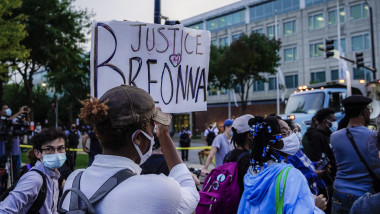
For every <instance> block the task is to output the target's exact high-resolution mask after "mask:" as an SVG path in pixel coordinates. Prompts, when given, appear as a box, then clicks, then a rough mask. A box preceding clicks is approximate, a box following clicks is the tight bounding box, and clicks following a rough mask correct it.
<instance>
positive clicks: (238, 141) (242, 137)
mask: <svg viewBox="0 0 380 214" xmlns="http://www.w3.org/2000/svg"><path fill="white" fill-rule="evenodd" d="M263 119H264V118H263V117H261V116H255V117H254V118H252V119H250V120H249V121H248V125H249V126H252V125H253V124H255V123H257V122H261V121H262V120H263ZM231 129H232V132H233V136H232V138H231V142H232V143H233V145H234V147H235V148H236V147H238V146H240V147H242V148H244V149H245V144H246V138H247V134H248V133H249V131H247V132H243V133H240V134H238V133H237V130H236V129H235V128H234V127H232V128H231ZM247 152H248V151H247Z"/></svg>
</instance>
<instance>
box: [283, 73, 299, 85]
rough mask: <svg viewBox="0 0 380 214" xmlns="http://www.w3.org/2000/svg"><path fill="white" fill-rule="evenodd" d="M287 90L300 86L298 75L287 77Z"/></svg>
mask: <svg viewBox="0 0 380 214" xmlns="http://www.w3.org/2000/svg"><path fill="white" fill-rule="evenodd" d="M285 86H286V88H297V86H298V74H294V75H287V76H285Z"/></svg>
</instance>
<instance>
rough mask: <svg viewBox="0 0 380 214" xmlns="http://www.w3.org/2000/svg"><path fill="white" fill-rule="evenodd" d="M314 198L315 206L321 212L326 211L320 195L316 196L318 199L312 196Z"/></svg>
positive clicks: (323, 199) (324, 200)
mask: <svg viewBox="0 0 380 214" xmlns="http://www.w3.org/2000/svg"><path fill="white" fill-rule="evenodd" d="M314 198H315V206H316V207H318V208H319V209H321V210H326V206H327V201H326V198H325V197H324V196H323V195H322V194H321V195H318V197H317V196H315V195H314Z"/></svg>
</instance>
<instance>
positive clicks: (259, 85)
mask: <svg viewBox="0 0 380 214" xmlns="http://www.w3.org/2000/svg"><path fill="white" fill-rule="evenodd" d="M253 91H264V81H262V80H255V81H254V82H253Z"/></svg>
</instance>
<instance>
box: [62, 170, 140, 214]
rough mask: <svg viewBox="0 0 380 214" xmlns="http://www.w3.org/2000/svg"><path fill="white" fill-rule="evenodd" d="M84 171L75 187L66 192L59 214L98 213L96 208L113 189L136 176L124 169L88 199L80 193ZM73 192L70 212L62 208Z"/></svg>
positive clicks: (76, 181)
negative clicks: (67, 197) (69, 194)
mask: <svg viewBox="0 0 380 214" xmlns="http://www.w3.org/2000/svg"><path fill="white" fill-rule="evenodd" d="M82 174H83V171H81V172H79V173H78V174H77V175H76V176H75V178H74V181H73V185H72V187H71V188H70V189H67V190H65V192H64V193H63V195H62V197H61V199H60V201H59V203H58V212H59V213H69V214H84V213H91V214H94V213H96V211H95V208H94V207H95V206H96V205H97V204H98V203H99V202H100V201H101V200H102V199H103V198H104V197H105V196H106V195H107V194H108V193H109V192H111V190H113V188H115V187H116V186H117V185H119V184H120V183H121V182H123V181H125V180H126V179H128V178H129V177H131V176H133V175H134V174H133V173H132V171H130V170H129V169H123V170H120V171H119V172H117V173H116V174H114V175H113V176H112V177H110V178H109V179H108V180H107V181H106V182H104V184H103V185H102V186H101V187H100V188H99V189H98V190H97V191H96V192H95V193H94V195H92V196H91V198H90V199H88V198H87V197H86V196H85V195H84V194H83V192H82V191H80V179H81V177H82ZM69 192H71V198H70V205H69V210H65V209H63V208H62V203H63V201H64V200H65V198H66V195H67V194H68V193H69Z"/></svg>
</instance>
